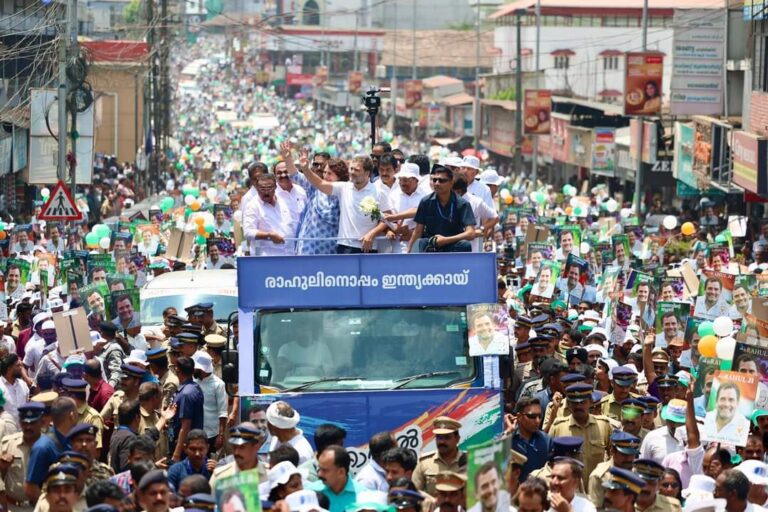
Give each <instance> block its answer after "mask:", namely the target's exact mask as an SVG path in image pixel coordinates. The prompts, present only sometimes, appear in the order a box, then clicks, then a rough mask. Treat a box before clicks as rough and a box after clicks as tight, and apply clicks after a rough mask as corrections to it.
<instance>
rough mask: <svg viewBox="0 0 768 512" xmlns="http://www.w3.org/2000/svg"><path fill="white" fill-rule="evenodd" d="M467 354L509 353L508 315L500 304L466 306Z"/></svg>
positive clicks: (491, 354) (489, 354)
mask: <svg viewBox="0 0 768 512" xmlns="http://www.w3.org/2000/svg"><path fill="white" fill-rule="evenodd" d="M467 323H468V326H469V355H470V356H493V355H508V354H509V315H508V314H507V310H506V308H505V307H504V306H503V305H502V304H495V303H494V304H470V305H468V306H467Z"/></svg>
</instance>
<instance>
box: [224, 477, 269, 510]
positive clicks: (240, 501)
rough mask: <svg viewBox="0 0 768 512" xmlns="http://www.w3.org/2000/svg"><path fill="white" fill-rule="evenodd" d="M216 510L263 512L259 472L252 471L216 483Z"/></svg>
mask: <svg viewBox="0 0 768 512" xmlns="http://www.w3.org/2000/svg"><path fill="white" fill-rule="evenodd" d="M214 492H215V493H216V508H217V510H221V511H222V512H261V497H260V495H259V471H258V469H250V470H248V471H241V472H239V473H238V474H236V475H233V476H229V477H226V478H222V479H220V480H217V481H216V488H215V489H214Z"/></svg>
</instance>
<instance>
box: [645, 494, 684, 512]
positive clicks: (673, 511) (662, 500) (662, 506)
mask: <svg viewBox="0 0 768 512" xmlns="http://www.w3.org/2000/svg"><path fill="white" fill-rule="evenodd" d="M635 510H636V511H637V512H680V511H681V510H682V508H681V507H680V502H679V501H678V500H677V499H675V498H670V497H668V496H662V495H661V494H656V500H655V501H654V502H653V505H651V506H650V507H648V508H640V507H639V506H638V505H637V503H635Z"/></svg>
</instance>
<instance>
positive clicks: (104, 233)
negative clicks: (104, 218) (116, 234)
mask: <svg viewBox="0 0 768 512" xmlns="http://www.w3.org/2000/svg"><path fill="white" fill-rule="evenodd" d="M93 228H94V230H93V231H94V233H96V235H97V236H98V237H99V239H102V238H105V237H108V236H110V235H111V234H112V231H111V230H110V229H109V226H107V225H106V224H97V225H96V226H94V227H93Z"/></svg>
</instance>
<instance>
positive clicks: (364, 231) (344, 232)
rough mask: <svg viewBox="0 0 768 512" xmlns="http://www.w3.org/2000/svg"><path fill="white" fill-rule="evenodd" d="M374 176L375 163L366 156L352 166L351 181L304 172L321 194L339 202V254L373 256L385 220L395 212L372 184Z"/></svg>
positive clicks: (351, 163) (354, 160)
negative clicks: (376, 239) (331, 179)
mask: <svg viewBox="0 0 768 512" xmlns="http://www.w3.org/2000/svg"><path fill="white" fill-rule="evenodd" d="M302 172H304V171H303V170H302ZM372 172H373V161H372V160H371V159H370V157H368V156H365V155H362V156H356V157H354V158H353V159H352V161H351V162H350V164H349V181H336V182H330V181H325V180H324V179H322V178H321V177H320V176H318V175H317V174H315V173H314V172H312V171H307V172H304V176H305V177H306V178H307V180H308V181H309V182H310V183H312V185H313V186H314V187H315V188H317V189H318V190H319V191H321V192H322V193H324V194H327V195H333V196H334V197H338V198H339V209H340V216H339V236H338V238H339V240H338V245H337V252H338V253H339V254H359V253H363V252H373V244H374V240H375V238H376V237H377V236H379V235H383V234H384V233H385V231H386V229H387V224H386V223H385V222H383V221H382V220H381V216H382V215H384V214H385V213H391V212H392V208H391V206H390V202H389V196H388V195H387V194H385V193H384V192H382V191H381V190H379V189H377V188H376V186H375V185H374V184H373V183H371V173H372Z"/></svg>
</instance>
